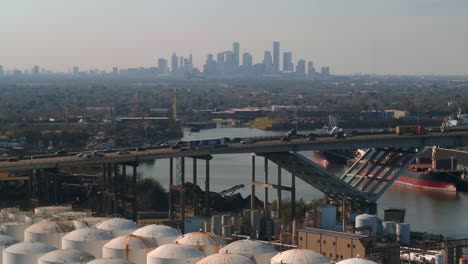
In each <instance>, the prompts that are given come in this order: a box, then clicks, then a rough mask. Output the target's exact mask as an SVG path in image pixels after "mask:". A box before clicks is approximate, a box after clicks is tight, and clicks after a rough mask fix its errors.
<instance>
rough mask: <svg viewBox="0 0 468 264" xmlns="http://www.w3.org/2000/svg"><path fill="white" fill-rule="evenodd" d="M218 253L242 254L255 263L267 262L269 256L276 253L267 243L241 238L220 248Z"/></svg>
mask: <svg viewBox="0 0 468 264" xmlns="http://www.w3.org/2000/svg"><path fill="white" fill-rule="evenodd" d="M219 253H230V254H237V255H243V256H245V257H248V258H249V259H251V260H253V261H254V262H255V263H256V264H268V263H270V260H271V258H273V257H274V256H275V255H276V250H275V249H274V248H273V247H271V246H270V245H268V244H267V243H264V242H261V241H257V240H251V239H243V240H237V241H235V242H232V243H230V244H229V245H227V246H225V247H223V248H221V249H220V250H219Z"/></svg>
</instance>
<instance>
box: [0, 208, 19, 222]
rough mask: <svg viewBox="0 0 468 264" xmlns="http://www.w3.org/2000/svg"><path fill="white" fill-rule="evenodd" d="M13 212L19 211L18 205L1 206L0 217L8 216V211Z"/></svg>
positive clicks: (6, 217) (5, 217)
mask: <svg viewBox="0 0 468 264" xmlns="http://www.w3.org/2000/svg"><path fill="white" fill-rule="evenodd" d="M13 212H19V208H18V207H7V208H2V209H0V218H1V219H8V216H9V215H10V213H13Z"/></svg>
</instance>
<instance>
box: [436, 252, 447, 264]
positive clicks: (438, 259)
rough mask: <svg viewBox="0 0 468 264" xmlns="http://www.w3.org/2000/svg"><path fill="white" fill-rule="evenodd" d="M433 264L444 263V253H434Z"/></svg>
mask: <svg viewBox="0 0 468 264" xmlns="http://www.w3.org/2000/svg"><path fill="white" fill-rule="evenodd" d="M435 264H445V255H444V254H436V255H435Z"/></svg>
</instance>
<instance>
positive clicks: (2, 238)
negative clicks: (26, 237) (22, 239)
mask: <svg viewBox="0 0 468 264" xmlns="http://www.w3.org/2000/svg"><path fill="white" fill-rule="evenodd" d="M18 242H19V241H18V240H16V239H15V238H14V237H12V236H7V235H0V247H5V246H9V245H13V244H16V243H18Z"/></svg>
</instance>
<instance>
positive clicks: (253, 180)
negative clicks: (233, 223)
mask: <svg viewBox="0 0 468 264" xmlns="http://www.w3.org/2000/svg"><path fill="white" fill-rule="evenodd" d="M254 182H255V155H254V154H252V192H251V193H250V226H251V227H252V228H253V227H254V226H255V221H254V218H255V217H254V215H255V214H254V210H255V184H254ZM251 231H252V232H253V231H255V230H251Z"/></svg>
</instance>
